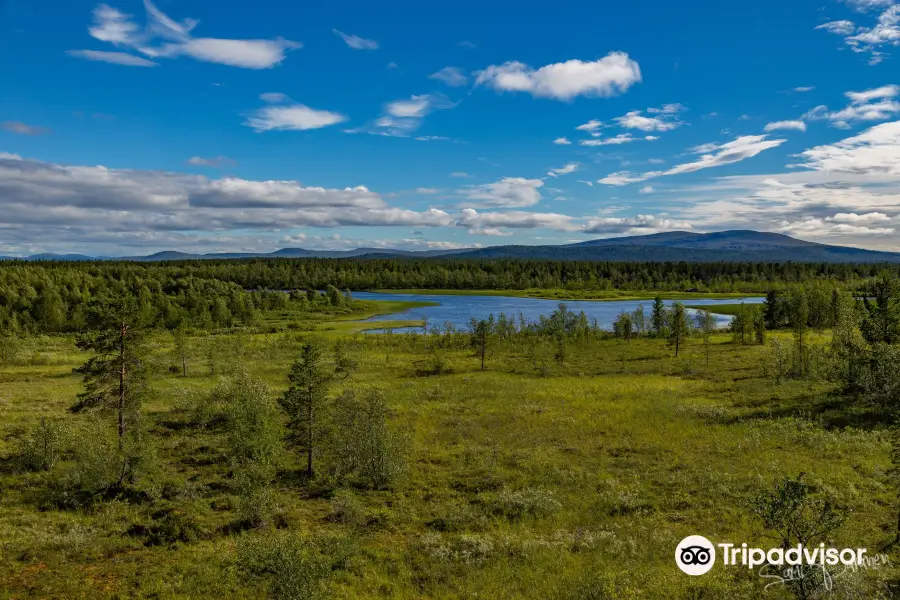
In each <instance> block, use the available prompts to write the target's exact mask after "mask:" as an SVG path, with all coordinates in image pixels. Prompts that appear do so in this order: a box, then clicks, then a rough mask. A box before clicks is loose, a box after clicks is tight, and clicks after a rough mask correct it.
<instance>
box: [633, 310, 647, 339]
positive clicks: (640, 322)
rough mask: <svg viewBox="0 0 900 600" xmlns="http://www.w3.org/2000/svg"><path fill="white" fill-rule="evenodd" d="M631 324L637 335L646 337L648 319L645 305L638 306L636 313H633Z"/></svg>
mask: <svg viewBox="0 0 900 600" xmlns="http://www.w3.org/2000/svg"><path fill="white" fill-rule="evenodd" d="M631 323H632V327H633V329H634V333H635V334H636V335H644V333H645V332H646V330H647V319H646V317H645V316H644V305H643V304H638V306H637V308H636V309H634V312H633V313H631Z"/></svg>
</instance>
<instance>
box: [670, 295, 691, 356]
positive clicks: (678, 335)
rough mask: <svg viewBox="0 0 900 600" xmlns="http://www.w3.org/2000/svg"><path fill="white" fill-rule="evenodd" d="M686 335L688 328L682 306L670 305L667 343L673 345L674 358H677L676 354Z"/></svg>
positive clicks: (678, 303) (678, 304)
mask: <svg viewBox="0 0 900 600" xmlns="http://www.w3.org/2000/svg"><path fill="white" fill-rule="evenodd" d="M688 333H690V327H689V325H688V322H687V313H686V311H685V309H684V304H682V303H681V302H675V303H673V304H672V310H671V313H670V315H669V342H670V343H672V344H674V345H675V356H678V352H679V350H680V349H681V346H682V345H683V344H684V341H685V338H686V337H687V335H688Z"/></svg>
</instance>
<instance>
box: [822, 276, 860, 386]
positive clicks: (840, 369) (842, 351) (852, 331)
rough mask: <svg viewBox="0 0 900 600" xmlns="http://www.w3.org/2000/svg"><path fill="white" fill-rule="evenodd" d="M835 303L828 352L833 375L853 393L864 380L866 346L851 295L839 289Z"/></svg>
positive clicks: (855, 304)
mask: <svg viewBox="0 0 900 600" xmlns="http://www.w3.org/2000/svg"><path fill="white" fill-rule="evenodd" d="M834 304H835V306H834V312H835V315H834V329H833V330H832V335H831V355H832V357H833V358H834V362H833V367H834V370H833V372H832V375H833V376H834V378H835V379H837V380H838V381H840V382H841V383H842V385H843V388H844V391H845V392H848V393H856V392H859V391H860V390H862V389H863V388H864V387H865V385H866V383H867V378H866V374H867V373H866V366H867V363H868V360H869V357H868V354H869V348H868V345H867V344H866V340H865V339H864V338H863V336H862V333H861V332H860V328H859V324H860V315H859V311H858V305H857V303H856V301H855V300H854V299H853V297H852V296H851V295H850V294H848V293H846V292H841V293H839V294H838V297H837V300H836V301H835V303H834Z"/></svg>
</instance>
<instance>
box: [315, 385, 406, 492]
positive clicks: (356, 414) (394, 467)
mask: <svg viewBox="0 0 900 600" xmlns="http://www.w3.org/2000/svg"><path fill="white" fill-rule="evenodd" d="M331 412H332V415H333V416H332V421H333V427H332V428H331V429H330V431H329V435H328V444H327V445H328V455H329V458H330V460H329V468H330V470H331V471H332V474H333V475H334V476H335V477H336V479H338V480H340V481H347V482H349V483H354V484H357V485H362V486H365V487H367V488H370V489H376V490H377V489H385V488H387V487H390V485H391V484H392V483H393V482H394V481H395V480H396V479H397V477H399V476H400V474H401V473H402V472H403V470H404V469H405V466H406V452H407V447H408V445H409V441H408V438H407V436H406V435H404V434H403V433H402V432H400V431H397V430H396V429H394V428H392V427H391V426H390V425H389V423H388V407H387V404H386V402H385V399H384V394H383V393H381V392H379V391H376V390H371V389H369V390H364V391H363V393H362V394H360V395H357V394H356V393H355V392H354V391H353V390H352V389H351V390H346V391H345V392H344V393H343V394H341V395H340V396H338V397H337V398H336V399H335V401H334V404H333V407H332V411H331Z"/></svg>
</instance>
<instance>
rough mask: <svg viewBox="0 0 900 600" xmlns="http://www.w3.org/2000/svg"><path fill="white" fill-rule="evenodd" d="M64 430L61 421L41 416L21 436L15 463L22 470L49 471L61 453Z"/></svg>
mask: <svg viewBox="0 0 900 600" xmlns="http://www.w3.org/2000/svg"><path fill="white" fill-rule="evenodd" d="M64 434H65V431H64V429H63V424H62V422H61V421H59V420H56V419H46V418H43V417H41V421H40V423H38V425H37V427H35V428H34V429H33V430H32V431H30V432H29V433H27V434H26V435H25V437H24V438H22V440H21V442H20V445H19V448H18V449H17V451H16V453H15V464H16V466H17V467H18V468H19V469H20V470H23V471H49V470H51V469H52V468H53V466H54V465H55V464H56V462H57V461H58V460H59V457H60V454H61V453H62V447H63V438H64Z"/></svg>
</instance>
